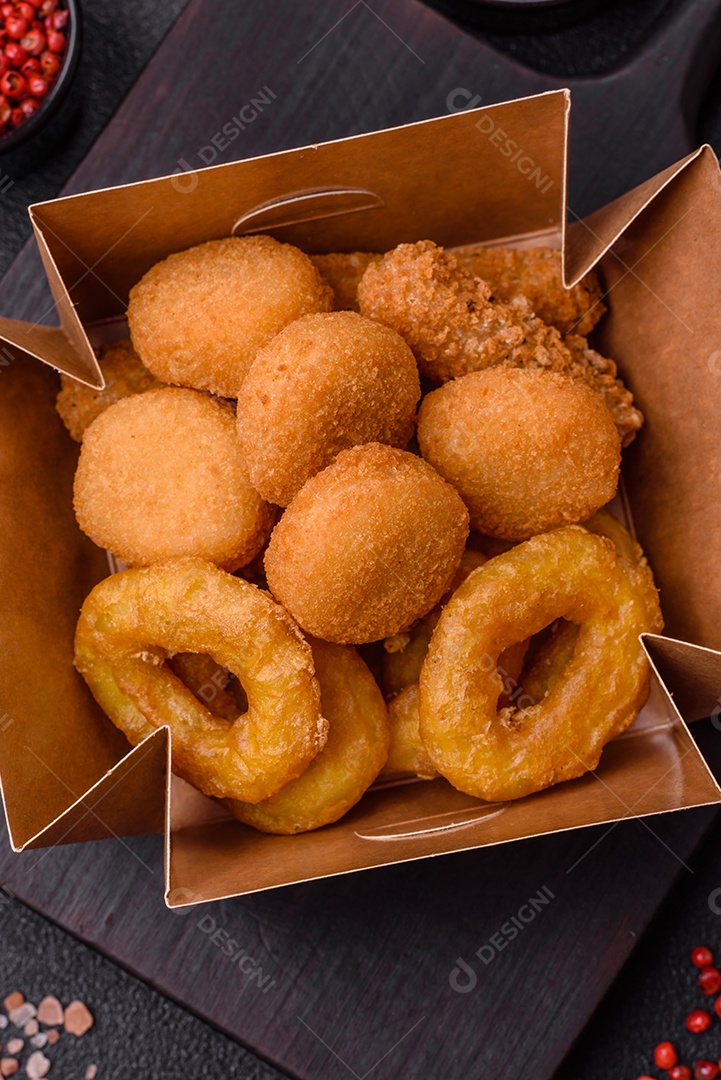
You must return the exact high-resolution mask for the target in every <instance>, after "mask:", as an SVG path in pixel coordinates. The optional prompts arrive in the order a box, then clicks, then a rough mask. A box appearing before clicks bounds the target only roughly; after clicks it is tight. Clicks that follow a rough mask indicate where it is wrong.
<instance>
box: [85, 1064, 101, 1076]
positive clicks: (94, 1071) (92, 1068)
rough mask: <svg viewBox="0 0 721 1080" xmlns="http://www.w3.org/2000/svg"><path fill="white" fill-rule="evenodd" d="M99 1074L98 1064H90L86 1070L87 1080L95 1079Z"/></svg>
mask: <svg viewBox="0 0 721 1080" xmlns="http://www.w3.org/2000/svg"><path fill="white" fill-rule="evenodd" d="M97 1075H98V1067H97V1065H88V1067H87V1069H86V1070H85V1080H95V1077H96V1076H97Z"/></svg>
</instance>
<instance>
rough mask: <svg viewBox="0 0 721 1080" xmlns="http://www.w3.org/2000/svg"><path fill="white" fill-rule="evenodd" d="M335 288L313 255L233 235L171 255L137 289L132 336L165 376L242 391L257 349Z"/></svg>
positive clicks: (231, 393)
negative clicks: (312, 260) (326, 280)
mask: <svg viewBox="0 0 721 1080" xmlns="http://www.w3.org/2000/svg"><path fill="white" fill-rule="evenodd" d="M332 307H333V290H332V289H331V287H330V286H329V285H328V284H326V282H325V281H324V280H323V278H322V277H321V275H320V273H319V271H318V270H317V269H316V268H315V266H313V263H312V262H311V261H310V259H309V258H308V256H307V255H305V254H304V253H303V252H302V251H301V250H300V249H299V248H297V247H293V246H292V245H291V244H281V243H279V242H278V241H277V240H274V239H273V238H272V237H270V236H242V237H238V236H229V237H226V238H225V239H223V240H210V241H208V242H207V243H205V244H198V245H197V247H192V248H188V250H187V251H180V252H177V253H176V254H174V255H169V256H168V258H167V259H164V260H163V261H162V262H159V263H156V265H155V266H153V267H152V268H151V269H150V270H148V272H147V274H145V276H144V277H143V278H141V280H140V281H139V282H138V284H137V285H135V286H134V287H133V288H132V289H131V290H130V303H129V305H128V323H129V325H130V336H131V338H132V341H133V345H134V346H135V348H136V350H137V352H138V354H139V356H140V357H141V359H142V361H143V363H144V364H145V366H146V367H148V368H149V369H150V370H151V371H152V372H153V374H154V375H157V377H158V378H159V379H162V380H163V381H164V382H168V383H177V384H179V385H180V386H190V387H194V388H195V389H197V390H210V392H211V393H213V394H219V395H221V396H222V397H236V396H237V393H238V390H239V389H240V386H241V384H242V382H243V379H244V378H245V376H246V374H247V372H248V369H249V368H250V365H251V364H252V362H253V360H254V359H255V354H256V353H257V351H258V349H260V348H262V346H263V345H265V344H266V343H267V342H268V341H270V339H271V338H272V337H273V336H274V335H275V334H277V333H279V331H281V330H282V329H283V327H284V326H287V325H288V323H290V322H292V321H293V319H298V318H300V316H301V315H308V314H310V313H311V312H314V311H330V310H331V308H332Z"/></svg>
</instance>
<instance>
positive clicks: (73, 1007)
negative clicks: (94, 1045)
mask: <svg viewBox="0 0 721 1080" xmlns="http://www.w3.org/2000/svg"><path fill="white" fill-rule="evenodd" d="M63 1022H64V1024H65V1030H66V1031H69V1032H70V1034H71V1035H78V1036H80V1035H84V1034H85V1032H86V1031H88V1030H89V1029H90V1028H91V1027H92V1026H93V1017H92V1014H91V1012H90V1010H89V1009H88V1007H87V1005H85V1004H84V1003H83V1002H82V1001H71V1002H70V1004H69V1005H68V1007H67V1008H66V1010H65V1016H64V1019H63Z"/></svg>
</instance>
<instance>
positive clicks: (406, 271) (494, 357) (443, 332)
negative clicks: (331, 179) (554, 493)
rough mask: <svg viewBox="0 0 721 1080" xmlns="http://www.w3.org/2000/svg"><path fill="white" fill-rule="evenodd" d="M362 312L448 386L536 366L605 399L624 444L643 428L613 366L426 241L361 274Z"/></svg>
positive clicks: (408, 246)
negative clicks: (499, 295) (494, 370)
mask: <svg viewBox="0 0 721 1080" xmlns="http://www.w3.org/2000/svg"><path fill="white" fill-rule="evenodd" d="M358 299H359V303H360V308H361V311H362V313H363V314H364V315H367V316H369V317H370V318H373V319H377V320H378V321H379V322H382V323H384V324H385V325H386V326H391V327H393V329H394V330H397V331H398V333H399V334H400V335H401V337H403V338H405V340H406V341H407V342H408V344H409V345H410V347H411V349H412V350H413V353H414V355H415V357H416V360H417V361H418V366H419V367H420V369H421V372H422V373H423V374H424V375H427V376H428V377H429V378H430V379H433V380H434V381H435V382H446V381H448V380H449V379H455V378H458V377H460V376H461V375H466V374H468V373H469V372H471V371H480V370H483V369H484V368H488V367H493V366H496V365H498V364H503V363H505V364H510V365H513V366H515V367H541V368H545V369H547V370H550V371H558V372H561V373H563V374H567V375H572V376H573V377H574V378H577V379H580V380H583V381H584V382H587V383H589V384H590V385H591V386H594V387H596V388H597V389H598V390H600V391H601V393H602V394H603V397H604V400H605V401H606V404H607V405H608V408H609V410H610V411H611V413H612V415H613V417H614V421H615V423H616V426H617V427H618V430H619V434H620V435H621V438H622V440H623V443H624V445H626V443H628V442H630V441H631V440H632V439H633V437H634V436H635V434H636V432H637V431H638V429H639V427H640V426H641V424H642V423H643V416H642V415H641V413H640V412H639V411H638V409H636V408H635V407H634V405H633V397H632V395H631V393H630V392H629V391H628V390H627V389H626V387H625V386H624V385H623V383H622V382H621V380H620V379H618V378H617V371H616V365H615V364H614V362H613V361H612V360H607V359H606V358H605V357H602V356H600V355H599V354H598V353H597V352H595V351H594V350H592V349H589V348H588V344H587V342H586V341H585V339H584V338H581V337H579V336H578V335H569V338H568V342H566V341H564V340H563V339H562V338H561V335H560V334H559V332H558V330H556V328H555V327H553V326H547V325H546V323H544V322H543V321H542V320H541V319H539V318H538V317H537V316H535V315H534V314H533V310H532V308H531V306H530V304H529V302H528V301H527V300H526V299H525V297H523V296H516V297H514V299H513V300H511V301H510V302H509V303H507V304H504V303H502V302H501V301H498V300H494V299H493V298H492V295H491V290H490V288H489V286H488V285H487V284H486V282H485V281H482V280H481V279H480V278H476V277H474V276H473V274H472V273H471V272H470V271H468V270H466V269H464V268H463V267H462V266H460V265H459V262H458V259H457V258H456V256H455V255H453V254H451V253H450V252H447V251H444V250H443V249H442V248H439V247H438V246H437V245H436V244H434V243H433V242H432V241H430V240H421V241H420V242H419V243H417V244H400V245H399V246H398V247H397V248H395V249H394V250H393V251H391V252H389V253H388V254H387V255H385V256H384V257H383V259H381V260H380V262H377V263H372V264H371V265H370V266H369V267H368V269H367V270H366V272H365V274H364V275H363V278H362V280H361V283H360V286H359V288H358Z"/></svg>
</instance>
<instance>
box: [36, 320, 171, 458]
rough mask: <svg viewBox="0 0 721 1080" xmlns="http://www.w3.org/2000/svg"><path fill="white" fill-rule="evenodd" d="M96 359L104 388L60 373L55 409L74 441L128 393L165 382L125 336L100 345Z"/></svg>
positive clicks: (139, 391)
mask: <svg viewBox="0 0 721 1080" xmlns="http://www.w3.org/2000/svg"><path fill="white" fill-rule="evenodd" d="M98 361H99V362H100V367H101V369H102V372H103V377H104V379H105V389H104V390H95V389H93V387H92V386H86V385H85V384H84V383H81V382H78V380H77V379H72V378H71V377H70V376H69V375H61V376H60V382H61V385H62V389H61V390H60V393H59V394H58V396H57V399H56V401H55V408H56V409H57V410H58V414H59V416H60V419H61V420H62V422H63V423H64V424H65V427H66V428H67V429H68V431H69V432H70V435H71V438H73V439H75V441H76V442H82V440H83V433H84V431H85V429H86V428H87V427H89V426H90V425H91V424H92V422H93V420H94V419H95V418H96V416H100V414H101V412H104V411H105V410H106V409H107V408H108V406H109V405H114V404H115V402H116V401H120V399H121V398H124V397H129V396H130V395H131V394H142V393H144V392H145V391H146V390H157V389H159V388H160V387H161V386H164V385H165V384H164V383H162V382H160V381H159V380H158V379H156V378H155V376H154V375H151V373H150V372H149V371H148V369H147V368H146V367H144V366H143V364H142V363H141V361H140V357H139V356H138V354H137V353H136V351H135V349H134V348H133V346H132V344H131V343H130V341H129V340H128V339H126V340H125V341H116V342H114V343H113V344H112V345H105V346H103V348H102V349H100V351H99V353H98Z"/></svg>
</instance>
